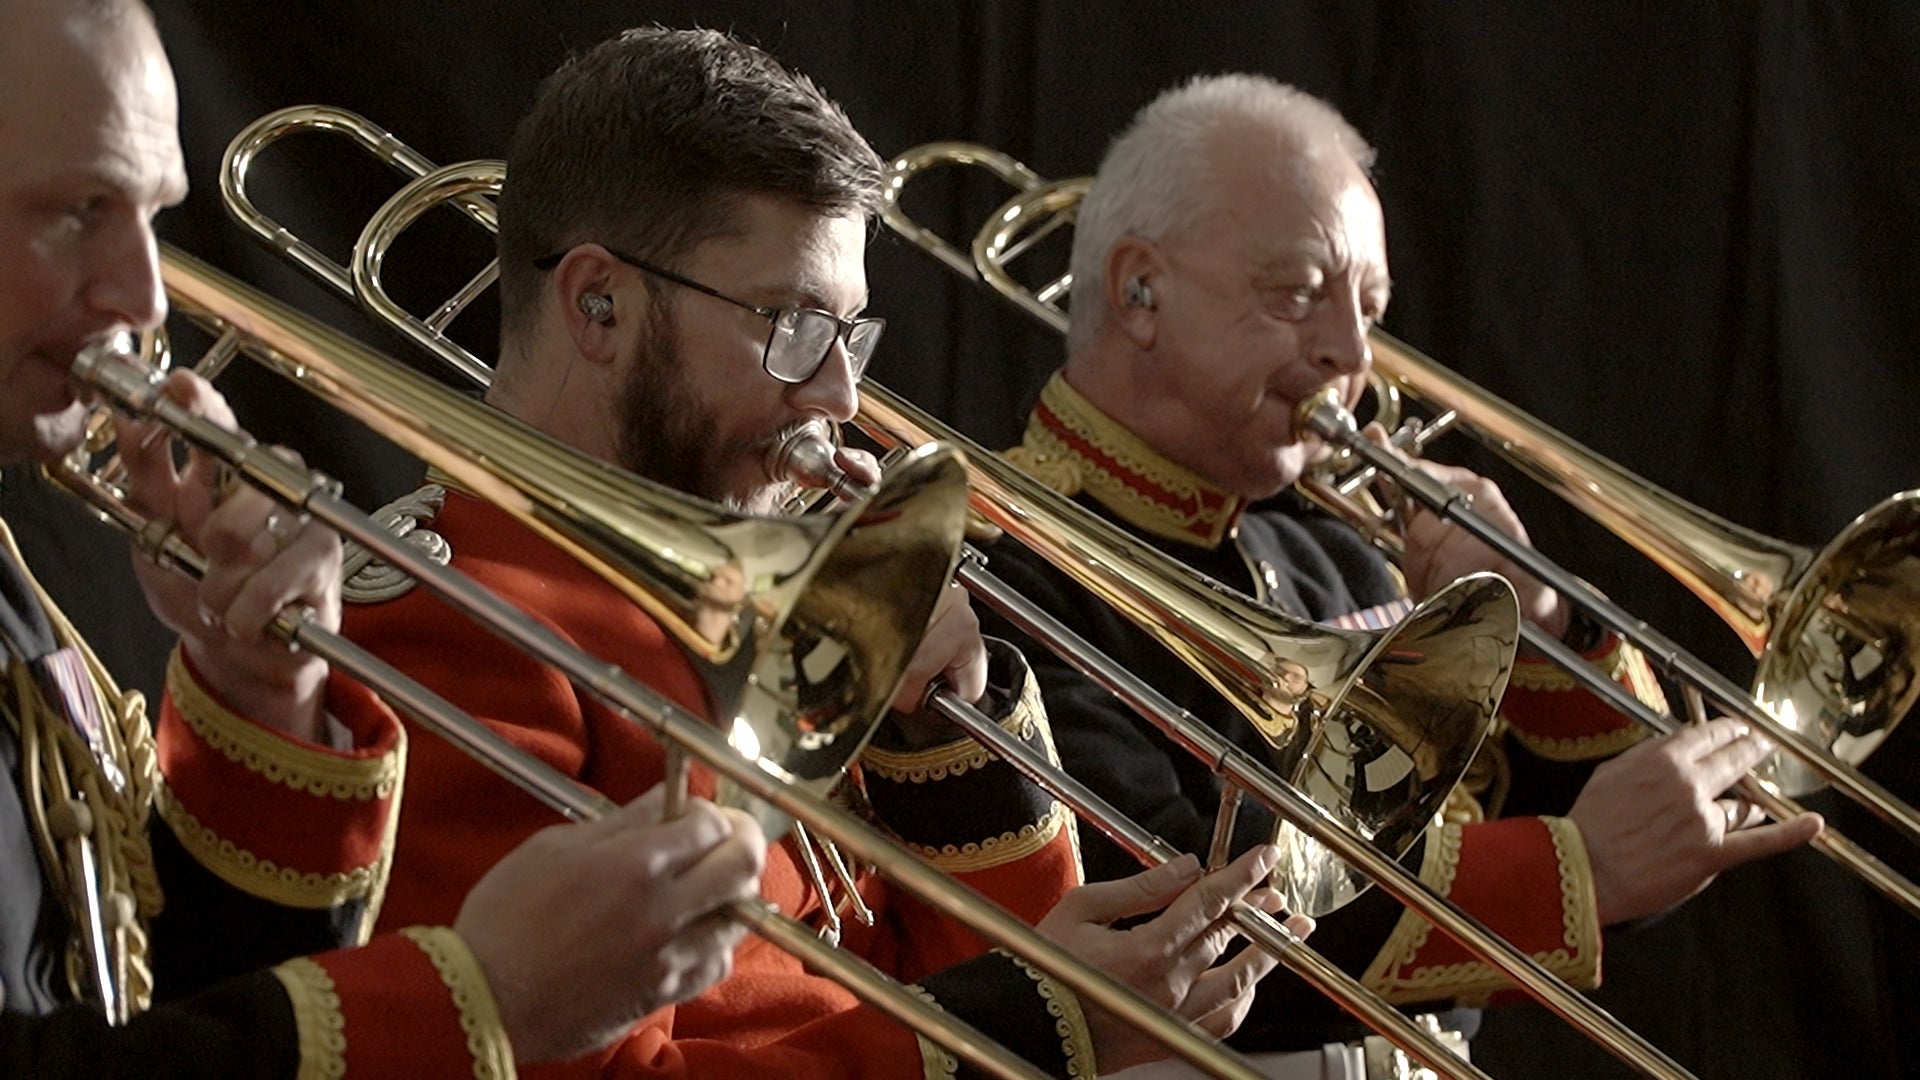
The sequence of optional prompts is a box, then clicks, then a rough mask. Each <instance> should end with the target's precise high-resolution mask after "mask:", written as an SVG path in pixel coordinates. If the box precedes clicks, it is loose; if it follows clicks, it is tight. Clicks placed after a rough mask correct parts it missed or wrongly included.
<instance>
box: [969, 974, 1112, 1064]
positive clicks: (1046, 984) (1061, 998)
mask: <svg viewBox="0 0 1920 1080" xmlns="http://www.w3.org/2000/svg"><path fill="white" fill-rule="evenodd" d="M993 951H994V952H997V953H999V954H1000V955H1002V956H1004V957H1006V958H1007V959H1009V960H1011V961H1013V963H1014V966H1016V967H1018V968H1019V969H1020V970H1021V971H1024V972H1026V974H1027V978H1029V979H1032V980H1033V983H1034V989H1035V990H1037V991H1038V992H1039V994H1040V998H1041V1000H1043V1001H1045V1002H1046V1003H1047V1013H1048V1015H1050V1016H1052V1017H1053V1030H1054V1031H1055V1032H1057V1033H1058V1034H1059V1036H1060V1053H1061V1055H1062V1056H1063V1057H1065V1058H1066V1062H1067V1075H1068V1076H1085V1077H1094V1076H1098V1075H1100V1069H1099V1066H1098V1065H1097V1064H1096V1062H1095V1061H1094V1056H1093V1032H1092V1031H1091V1030H1090V1029H1089V1028H1088V1027H1087V1015H1086V1013H1084V1012H1082V1011H1081V1009H1080V999H1079V997H1077V996H1076V995H1075V994H1074V992H1073V991H1072V990H1070V989H1068V988H1067V987H1066V986H1063V985H1062V984H1060V983H1057V982H1055V981H1053V976H1051V975H1048V974H1047V973H1046V972H1044V971H1041V970H1040V969H1039V968H1036V967H1034V966H1033V965H1032V964H1029V963H1027V962H1026V961H1025V960H1022V959H1020V958H1019V957H1017V956H1015V955H1013V954H1012V953H1010V952H1007V951H1006V950H1004V949H995V950H993Z"/></svg>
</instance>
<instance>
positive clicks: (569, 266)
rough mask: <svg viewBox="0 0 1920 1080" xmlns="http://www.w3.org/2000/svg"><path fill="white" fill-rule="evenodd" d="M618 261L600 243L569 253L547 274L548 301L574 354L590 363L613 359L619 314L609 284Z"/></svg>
mask: <svg viewBox="0 0 1920 1080" xmlns="http://www.w3.org/2000/svg"><path fill="white" fill-rule="evenodd" d="M619 262H620V260H618V259H616V258H614V257H613V256H612V255H611V254H609V253H608V252H607V249H606V248H603V247H601V246H600V245H599V244H581V245H579V246H577V247H575V248H573V249H572V250H571V251H568V252H567V254H566V256H565V257H564V258H562V259H561V260H560V265H558V266H556V267H554V268H553V272H552V273H551V274H549V275H548V278H549V282H548V294H547V299H548V300H549V302H551V303H553V304H554V305H556V310H557V311H558V313H559V316H560V321H561V325H563V326H565V327H566V328H567V336H568V337H570V338H572V339H573V348H574V352H575V353H577V354H578V355H579V356H581V357H582V358H583V359H585V360H587V361H588V362H590V363H596V364H611V363H613V361H614V359H615V353H616V349H615V341H616V335H615V334H614V333H613V332H612V331H613V328H614V327H616V326H618V325H619V323H620V318H621V315H622V312H621V311H620V310H618V306H617V305H616V304H615V302H614V298H613V293H612V291H611V283H612V279H613V271H614V269H615V267H617V266H618V265H619Z"/></svg>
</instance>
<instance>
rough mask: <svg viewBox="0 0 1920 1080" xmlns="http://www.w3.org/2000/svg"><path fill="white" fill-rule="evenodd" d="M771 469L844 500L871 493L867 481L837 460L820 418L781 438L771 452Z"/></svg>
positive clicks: (779, 476)
mask: <svg viewBox="0 0 1920 1080" xmlns="http://www.w3.org/2000/svg"><path fill="white" fill-rule="evenodd" d="M767 472H768V474H769V475H771V476H773V477H774V478H776V479H780V480H788V481H791V482H793V483H795V484H799V485H800V486H802V487H809V488H824V489H826V490H827V491H830V492H832V493H833V494H834V496H836V497H837V498H841V499H848V500H851V499H857V498H860V497H861V496H863V495H866V494H868V491H867V488H866V486H865V485H864V484H861V483H859V482H857V481H856V480H854V478H853V477H851V476H848V475H847V473H846V471H845V470H843V469H841V468H840V466H839V465H837V464H835V463H834V445H833V441H832V440H831V439H830V438H829V437H828V436H827V429H826V425H825V424H822V423H821V422H820V421H818V420H809V421H808V422H807V423H805V424H802V425H801V426H800V427H798V428H795V429H794V431H793V433H792V434H790V435H788V436H787V437H786V438H784V439H782V440H780V442H779V444H778V445H777V446H775V447H774V448H773V450H772V451H771V452H769V453H768V455H767Z"/></svg>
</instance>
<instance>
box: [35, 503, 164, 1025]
mask: <svg viewBox="0 0 1920 1080" xmlns="http://www.w3.org/2000/svg"><path fill="white" fill-rule="evenodd" d="M0 545H4V547H5V548H6V550H7V552H8V553H9V554H10V555H11V556H12V558H13V560H14V563H15V565H17V566H18V567H19V568H20V571H21V574H22V576H23V577H24V578H25V580H26V582H27V585H28V587H29V588H31V589H32V590H33V593H34V596H35V597H36V598H38V600H39V602H40V606H41V608H42V609H43V610H44V611H45V612H46V616H47V623H48V626H49V627H50V628H51V629H52V631H53V634H54V638H55V640H56V641H58V642H59V643H60V645H61V646H62V647H63V648H68V649H72V650H73V651H74V653H75V654H76V655H78V656H79V657H80V659H81V662H82V665H83V666H84V667H85V669H86V674H87V677H88V682H89V683H90V686H91V690H92V693H93V699H94V705H95V707H96V709H97V711H98V713H99V716H100V744H101V745H100V747H99V749H98V751H97V752H98V754H99V756H98V757H96V756H95V755H96V750H95V748H94V747H92V746H89V745H88V743H87V740H86V739H85V738H83V737H82V736H81V735H80V733H79V732H77V731H74V730H73V728H72V726H71V725H69V724H68V723H67V722H66V720H65V719H64V718H62V717H61V715H60V714H59V713H58V712H56V711H55V710H54V708H53V706H52V705H51V704H49V703H48V702H47V700H46V698H45V697H44V696H43V695H42V693H41V690H40V687H39V685H38V683H37V682H36V681H35V680H34V677H33V674H32V672H31V671H30V670H29V669H28V668H27V666H26V665H25V664H22V663H17V662H16V663H11V664H10V665H9V670H8V677H7V680H6V683H5V698H6V700H5V701H4V702H0V708H3V709H4V711H5V712H6V713H7V714H8V715H9V717H10V718H11V719H12V721H13V722H14V724H15V726H16V730H17V731H18V732H19V736H20V763H21V769H20V775H21V782H22V787H23V789H24V790H23V791H22V793H21V794H22V796H23V801H24V802H25V804H26V809H27V817H28V819H29V821H30V822H31V823H32V830H33V833H34V842H35V845H36V846H37V847H38V848H39V852H40V859H41V865H42V866H44V867H46V868H47V872H48V875H49V877H50V878H53V879H54V880H53V881H52V882H51V884H53V885H54V887H56V888H58V889H59V890H60V892H61V894H62V895H63V896H65V897H69V898H70V897H72V896H74V881H75V875H77V874H78V873H79V872H80V871H79V868H78V867H77V866H69V865H68V860H67V858H66V857H65V851H64V849H63V844H62V842H61V841H60V840H58V839H56V838H55V837H54V835H53V830H52V825H51V819H50V818H49V816H48V815H49V813H50V812H51V810H52V808H53V807H54V806H55V805H56V804H64V803H66V802H67V801H69V800H78V801H80V802H84V803H85V804H86V807H87V811H88V816H89V818H90V819H91V822H92V829H91V831H90V832H89V833H88V835H87V836H86V837H84V839H85V840H86V841H87V843H88V844H89V846H90V847H91V848H92V849H93V856H94V863H95V867H94V873H95V877H96V879H97V885H98V890H97V893H96V895H97V898H98V903H99V905H100V916H101V921H102V924H103V928H104V930H105V931H106V938H107V941H106V951H107V957H108V962H109V963H110V964H111V965H112V967H113V979H114V982H115V985H116V986H117V987H118V988H119V989H120V992H121V996H122V998H123V999H124V1003H125V1006H126V1009H127V1012H128V1015H130V1016H131V1015H137V1014H139V1013H141V1012H144V1011H145V1010H146V1009H147V1008H148V1006H150V1005H151V1004H152V1000H153V971H152V968H151V966H150V965H149V963H148V960H147V952H148V947H147V923H148V921H149V920H150V919H152V918H153V916H155V915H157V914H159V912H160V908H161V907H162V905H163V902H164V898H163V897H162V895H161V892H160V880H159V876H158V875H157V873H156V872H155V870H154V865H153V848H152V846H151V845H150V844H149V842H148V839H147V819H148V816H149V815H150V814H151V812H152V808H153V801H154V791H155V788H156V785H157V784H158V780H159V773H160V770H159V756H158V754H157V752H156V751H155V749H154V744H153V730H152V728H151V727H150V726H149V725H148V723H147V714H146V698H145V697H144V696H143V695H141V694H139V693H138V692H122V691H121V690H120V688H119V686H118V685H117V684H116V683H115V682H114V680H113V676H112V674H111V673H109V672H108V671H107V669H106V665H104V664H102V663H101V662H100V658H99V657H98V656H96V655H94V653H93V650H92V649H90V648H88V647H87V643H86V641H85V640H84V639H83V638H82V637H81V636H80V632H79V631H78V630H77V629H75V628H74V626H73V624H72V623H71V622H69V621H68V620H67V617H66V615H65V614H63V613H62V612H61V610H60V607H59V605H58V604H56V603H54V601H53V597H52V596H51V595H49V594H48V593H47V591H46V590H45V589H43V588H41V586H40V582H39V581H38V580H37V579H36V578H34V576H33V573H32V571H30V570H28V569H27V565H26V560H25V559H24V558H23V557H22V556H21V554H20V549H19V547H18V546H16V545H15V543H14V540H13V533H12V532H11V530H9V529H8V528H7V526H6V523H5V522H4V521H0ZM102 759H104V761H103V760H102ZM74 907H75V905H74V904H73V902H72V901H71V900H69V911H70V914H71V916H72V925H73V926H74V927H75V928H76V929H75V932H74V933H73V934H72V935H71V938H70V940H69V941H68V947H67V951H66V974H67V983H68V987H69V988H70V989H71V990H72V991H73V993H74V995H75V997H77V998H80V999H82V1000H88V999H91V998H92V997H93V996H94V995H92V994H90V993H88V992H87V991H86V988H87V987H89V986H90V985H91V983H92V982H93V980H92V978H91V977H90V976H89V975H88V974H87V971H88V968H89V966H90V962H89V960H88V958H87V946H86V942H85V938H84V936H83V935H82V933H81V932H80V931H79V929H78V928H79V927H81V926H82V925H84V923H85V921H86V920H85V914H84V912H82V911H79V910H74Z"/></svg>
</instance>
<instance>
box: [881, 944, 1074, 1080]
mask: <svg viewBox="0 0 1920 1080" xmlns="http://www.w3.org/2000/svg"><path fill="white" fill-rule="evenodd" d="M919 989H920V990H921V991H922V992H923V994H924V995H925V996H926V997H929V998H931V999H932V1001H933V1002H934V1004H936V1005H939V1006H940V1007H941V1008H943V1009H945V1010H946V1011H948V1012H950V1013H952V1014H953V1015H955V1016H958V1017H960V1018H961V1019H963V1020H966V1021H968V1022H970V1023H972V1024H973V1025H974V1026H975V1027H979V1028H980V1029H981V1030H983V1031H985V1032H986V1033H987V1034H989V1035H991V1036H992V1037H993V1038H994V1039H995V1040H996V1041H997V1042H999V1043H1000V1044H1001V1045H1002V1046H1005V1047H1006V1048H1007V1049H1009V1050H1011V1051H1013V1052H1014V1053H1015V1054H1018V1055H1019V1056H1021V1057H1023V1058H1025V1059H1026V1060H1028V1061H1030V1062H1033V1063H1034V1064H1035V1065H1036V1066H1038V1067H1039V1068H1040V1069H1042V1070H1043V1071H1045V1072H1047V1073H1049V1074H1051V1075H1053V1076H1061V1077H1088V1078H1091V1077H1094V1076H1097V1075H1099V1069H1098V1067H1097V1065H1096V1063H1095V1061H1094V1056H1093V1035H1092V1033H1091V1032H1089V1030H1088V1029H1087V1017H1086V1014H1085V1013H1083V1012H1082V1011H1081V1009H1080V999H1079V998H1078V997H1076V996H1074V993H1073V991H1072V990H1070V989H1068V988H1067V987H1066V986H1064V985H1062V984H1061V983H1058V982H1055V981H1054V979H1053V977H1052V976H1050V975H1048V974H1047V973H1045V972H1043V971H1041V970H1040V969H1038V968H1036V967H1034V966H1033V965H1031V964H1029V963H1027V962H1026V961H1024V960H1021V959H1019V958H1018V957H1015V956H1012V955H1010V954H1008V953H1006V952H1003V951H1001V950H999V949H995V950H993V951H992V952H989V953H986V954H984V955H982V956H978V957H975V958H974V959H972V960H968V961H967V962H965V963H962V964H955V965H954V966H952V967H950V968H947V969H946V970H944V971H940V972H938V973H936V974H934V975H930V976H928V977H927V978H925V979H923V980H921V984H920V987H919ZM920 1059H921V1062H922V1064H923V1065H924V1066H925V1070H926V1076H927V1077H928V1080H943V1078H946V1077H972V1076H980V1075H984V1074H983V1073H981V1072H980V1071H979V1070H977V1069H975V1068H974V1067H973V1066H971V1065H967V1064H964V1063H963V1062H961V1061H960V1060H959V1059H958V1058H957V1057H956V1056H955V1055H954V1054H953V1053H952V1052H951V1051H949V1050H947V1049H946V1048H944V1047H941V1046H939V1045H937V1044H935V1043H933V1042H931V1041H929V1040H928V1039H927V1038H926V1037H925V1036H921V1037H920Z"/></svg>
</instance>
